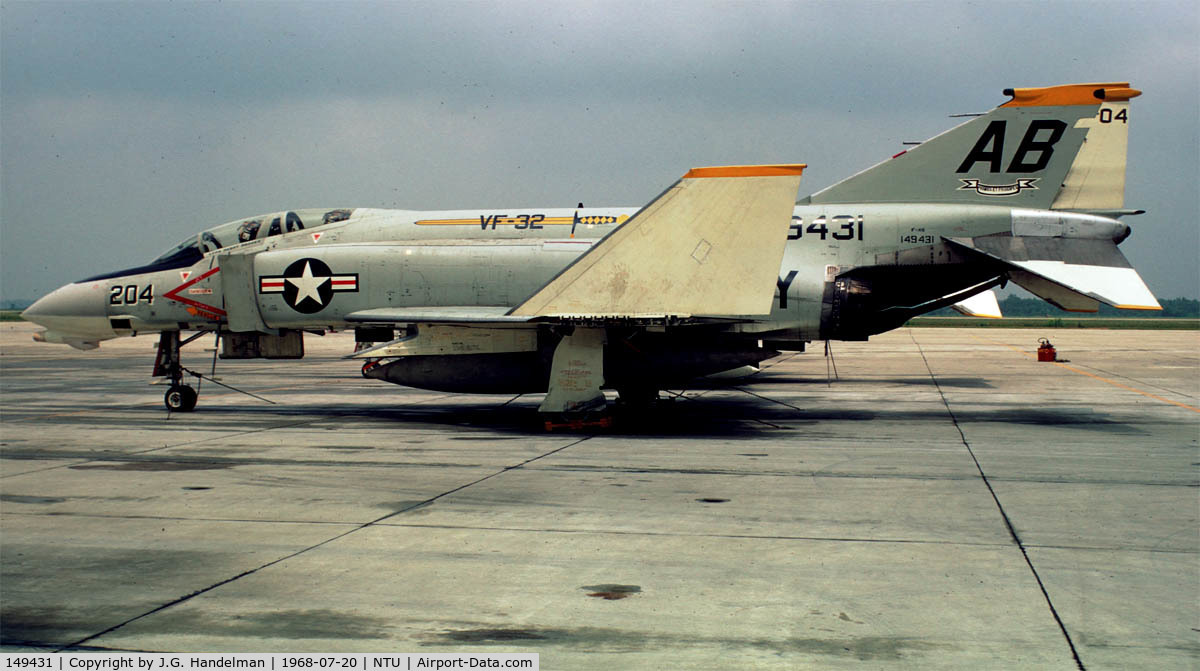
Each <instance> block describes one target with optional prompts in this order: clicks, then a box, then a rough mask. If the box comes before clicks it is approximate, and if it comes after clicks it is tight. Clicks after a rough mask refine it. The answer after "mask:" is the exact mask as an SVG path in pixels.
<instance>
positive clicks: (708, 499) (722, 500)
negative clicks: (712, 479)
mask: <svg viewBox="0 0 1200 671" xmlns="http://www.w3.org/2000/svg"><path fill="white" fill-rule="evenodd" d="M696 500H697V501H699V502H700V503H729V499H713V498H704V499H696Z"/></svg>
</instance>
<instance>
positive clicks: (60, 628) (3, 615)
mask: <svg viewBox="0 0 1200 671" xmlns="http://www.w3.org/2000/svg"><path fill="white" fill-rule="evenodd" d="M95 615H96V614H95V613H94V612H92V613H83V612H72V611H68V610H67V609H63V608H55V607H27V608H5V609H4V610H3V611H2V612H0V645H33V646H43V645H49V646H53V645H56V644H57V645H62V644H65V643H70V642H71V641H73V640H77V639H78V638H81V637H82V636H83V635H84V634H86V633H88V632H92V631H96V630H97V629H96V627H97V626H100V627H103V626H104V625H103V624H100V621H97V620H96V617H95ZM89 616H90V617H89Z"/></svg>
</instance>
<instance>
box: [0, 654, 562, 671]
mask: <svg viewBox="0 0 1200 671" xmlns="http://www.w3.org/2000/svg"><path fill="white" fill-rule="evenodd" d="M539 668H540V660H539V657H538V653H535V652H517V653H507V652H491V653H473V652H430V653H396V654H375V653H371V654H335V655H318V654H311V653H299V654H279V653H270V654H268V653H229V654H221V653H206V654H174V653H112V652H98V653H78V652H70V653H32V652H17V653H0V671H37V670H38V669H45V670H46V671H172V670H175V669H177V670H179V671H191V670H193V669H264V670H265V671H314V670H317V669H326V670H328V671H376V670H386V671H442V670H443V669H523V670H526V671H538V670H539Z"/></svg>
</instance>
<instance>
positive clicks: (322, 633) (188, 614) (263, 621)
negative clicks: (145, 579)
mask: <svg viewBox="0 0 1200 671" xmlns="http://www.w3.org/2000/svg"><path fill="white" fill-rule="evenodd" d="M142 627H146V628H151V629H153V633H184V632H188V633H197V632H203V633H204V634H205V635H209V636H237V637H242V638H285V639H290V640H305V639H318V638H327V639H341V640H345V639H356V640H371V639H388V638H391V635H390V627H389V626H388V620H387V619H385V618H381V617H370V616H366V615H356V614H353V613H344V612H340V611H336V610H330V609H325V608H316V609H306V610H272V611H263V612H258V613H237V614H233V615H230V614H227V613H207V612H201V611H196V610H180V611H177V612H172V611H167V612H164V613H159V614H157V615H155V616H154V617H153V618H147V619H146V620H145V621H144V622H143V623H140V624H139V628H142ZM147 633H149V632H147Z"/></svg>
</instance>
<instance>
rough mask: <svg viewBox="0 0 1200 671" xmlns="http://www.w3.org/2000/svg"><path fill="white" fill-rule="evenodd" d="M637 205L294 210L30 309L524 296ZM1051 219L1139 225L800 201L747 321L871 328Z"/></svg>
mask: <svg viewBox="0 0 1200 671" xmlns="http://www.w3.org/2000/svg"><path fill="white" fill-rule="evenodd" d="M636 213H637V208H588V209H538V208H507V209H492V210H470V211H465V210H463V211H459V210H456V211H432V212H431V211H408V210H381V209H370V208H358V209H353V210H350V209H334V210H324V209H310V210H297V211H288V212H280V213H277V214H274V215H264V216H260V217H252V218H248V219H241V220H237V221H233V222H229V223H227V224H223V225H221V226H217V227H215V228H212V229H208V230H207V231H204V232H202V233H200V234H199V235H197V236H195V238H194V239H189V240H186V241H184V243H181V244H180V245H178V246H177V247H176V248H175V249H173V250H172V251H171V252H168V253H167V254H164V255H163V256H162V257H160V258H159V259H157V260H155V261H154V262H152V263H150V264H147V265H145V266H141V267H137V268H131V269H129V270H126V271H119V272H114V273H106V274H103V275H99V276H96V277H92V278H88V279H85V280H81V281H79V282H75V283H72V284H69V285H66V286H64V287H62V288H60V289H58V290H57V291H55V292H53V293H51V294H49V295H47V296H46V297H44V298H42V299H41V300H39V301H38V302H37V303H35V304H34V305H33V306H32V307H31V308H30V309H29V310H27V311H26V313H25V316H26V318H28V319H30V320H31V321H34V322H37V323H39V324H41V325H42V326H45V327H46V328H47V332H46V334H45V335H44V338H45V339H46V340H49V341H52V342H74V343H81V342H95V341H99V340H103V339H107V338H114V337H119V336H123V335H131V334H134V333H138V332H153V331H164V330H217V329H222V330H228V329H229V328H230V326H231V322H232V326H233V330H242V329H246V330H250V329H249V328H247V327H246V323H247V322H246V319H251V321H252V322H253V324H252V325H253V326H255V327H257V328H259V329H323V328H345V327H347V326H349V325H350V322H348V321H347V319H346V316H347V315H349V314H351V313H355V312H359V311H362V310H368V309H378V308H407V307H441V306H495V307H503V306H512V305H515V304H517V303H518V302H519V301H521V300H522V299H524V298H526V297H527V296H529V295H530V294H532V293H533V292H534V291H536V290H537V289H538V288H539V287H541V286H543V285H544V284H545V283H546V282H547V281H549V280H550V279H551V278H553V277H554V276H555V275H556V274H557V273H558V272H560V271H561V270H562V269H563V268H565V267H566V266H567V265H569V264H570V263H571V262H572V261H574V260H575V259H576V258H577V257H578V256H580V255H581V254H582V253H584V252H586V251H587V250H588V249H590V248H591V246H592V245H593V244H594V243H595V242H596V241H598V240H600V239H601V238H603V237H604V236H606V235H607V234H608V233H610V232H611V231H613V230H614V229H615V228H616V227H617V226H620V225H621V224H622V223H623V222H624V221H626V220H627V219H629V218H630V217H632V216H634V215H635V214H636ZM1039 225H1040V226H1042V227H1057V229H1056V231H1057V234H1058V235H1060V236H1061V235H1064V234H1065V235H1068V236H1072V237H1096V238H1104V237H1107V238H1112V239H1114V240H1119V239H1121V238H1123V237H1124V235H1126V234H1127V232H1128V229H1127V227H1125V225H1124V224H1122V223H1120V222H1119V221H1117V220H1115V219H1109V218H1106V217H1099V216H1093V215H1085V214H1075V213H1065V212H1058V211H1049V210H1024V209H1013V208H1008V207H1001V206H987V205H943V204H923V205H905V204H831V205H807V206H797V207H796V208H795V210H794V212H793V217H792V223H791V226H790V228H789V230H788V235H787V241H786V248H785V253H784V256H783V262H782V264H781V266H780V268H779V273H778V280H777V285H776V296H775V301H774V303H773V307H772V310H771V313H770V314H769V315H764V316H762V317H761V318H759V319H756V320H755V321H754V322H753V323H749V324H746V323H743V324H739V325H737V326H736V327H731V328H733V329H734V330H736V331H737V332H739V333H746V334H750V335H754V334H758V335H761V334H786V339H788V340H793V341H810V340H816V339H837V338H846V339H861V338H864V337H866V336H867V335H870V334H871V333H878V332H881V331H883V330H887V329H888V328H892V327H894V326H897V325H899V323H895V322H896V320H897V319H899V321H900V323H902V322H903V320H904V319H907V318H908V317H909V316H911V315H912V314H917V313H919V312H920V311H923V310H922V306H929V307H928V308H927V309H934V308H935V307H940V305H936V304H935V302H936V300H937V299H938V298H939V297H943V296H947V295H950V294H953V293H955V292H957V291H961V290H963V289H967V288H968V287H972V286H975V285H980V284H981V283H985V282H988V281H989V280H990V279H993V278H996V277H998V276H999V275H1000V274H1001V273H1002V270H1001V269H1000V268H998V267H990V266H989V265H988V264H986V263H979V262H978V261H977V260H975V261H972V262H968V261H967V260H966V259H963V258H962V257H961V256H960V255H959V254H958V253H956V252H955V251H954V249H953V248H952V246H950V245H948V244H947V243H946V241H945V240H946V239H947V238H973V237H979V236H987V235H1020V234H1022V233H1023V232H1028V231H1027V230H1023V229H1030V228H1036V227H1037V226H1039ZM1064 227H1065V228H1064ZM1068 229H1069V230H1068ZM1064 230H1065V231H1066V233H1064ZM837 278H843V279H845V280H846V281H845V282H843V283H842V284H843V290H844V291H843V293H844V294H845V295H844V296H843V299H845V300H851V299H853V300H857V301H859V305H858V307H857V308H856V310H857V312H859V313H863V314H859V315H858V316H857V317H856V318H855V319H857V320H858V321H857V322H855V323H850V322H847V321H846V319H847V318H848V317H847V315H848V314H849V312H847V311H844V310H839V309H838V300H837V297H836V296H834V297H831V295H830V292H831V287H833V288H834V289H833V290H836V286H835V285H836V283H835V282H834V280H835V279H837ZM863 301H866V302H865V303H864V302H863ZM864 311H865V312H864ZM831 312H835V313H837V314H831ZM889 312H891V313H893V315H892V317H891V318H889V317H888V315H887V313H889ZM247 314H250V315H252V316H251V317H246V315H247ZM864 320H865V321H864ZM239 322H240V323H239Z"/></svg>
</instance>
